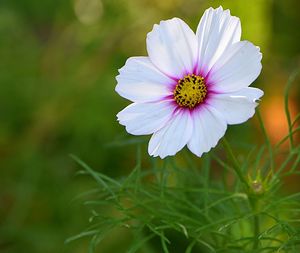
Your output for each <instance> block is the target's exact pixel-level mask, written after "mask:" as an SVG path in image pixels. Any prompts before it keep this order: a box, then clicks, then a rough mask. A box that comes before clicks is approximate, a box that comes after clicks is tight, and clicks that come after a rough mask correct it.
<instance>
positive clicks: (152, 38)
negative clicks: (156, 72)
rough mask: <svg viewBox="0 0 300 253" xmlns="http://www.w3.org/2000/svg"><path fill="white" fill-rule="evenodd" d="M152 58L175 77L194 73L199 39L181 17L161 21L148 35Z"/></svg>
mask: <svg viewBox="0 0 300 253" xmlns="http://www.w3.org/2000/svg"><path fill="white" fill-rule="evenodd" d="M147 51H148V54H149V57H150V60H151V61H152V62H153V63H154V65H155V66H156V67H157V68H159V69H160V70H161V71H162V72H164V73H166V74H167V75H169V76H171V77H173V78H178V79H180V78H182V76H183V75H184V74H186V73H192V72H193V69H194V67H195V63H196V60H197V39H196V35H195V34H194V32H193V31H192V30H191V29H190V28H189V26H188V25H187V24H186V23H185V22H184V21H182V20H181V19H179V18H173V19H169V20H166V21H161V22H160V24H159V25H154V27H153V30H152V31H151V32H150V33H148V36H147Z"/></svg>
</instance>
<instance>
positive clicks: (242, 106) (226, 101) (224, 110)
mask: <svg viewBox="0 0 300 253" xmlns="http://www.w3.org/2000/svg"><path fill="white" fill-rule="evenodd" d="M263 94H264V93H263V91H262V90H260V89H257V88H250V87H247V88H243V89H241V90H239V91H236V92H231V93H227V94H226V93H225V94H214V95H213V96H212V97H211V98H209V100H208V103H209V104H210V105H211V106H213V107H214V108H215V109H216V110H217V111H219V112H220V113H221V114H222V115H223V117H224V118H225V120H226V122H227V124H239V123H242V122H245V121H247V120H248V119H249V118H251V117H252V116H253V115H254V113H255V107H256V106H257V105H258V103H257V102H256V101H257V100H258V99H259V98H260V97H262V96H263Z"/></svg>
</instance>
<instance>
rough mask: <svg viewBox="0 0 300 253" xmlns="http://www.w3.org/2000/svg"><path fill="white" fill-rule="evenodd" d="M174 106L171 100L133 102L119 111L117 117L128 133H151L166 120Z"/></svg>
mask: <svg viewBox="0 0 300 253" xmlns="http://www.w3.org/2000/svg"><path fill="white" fill-rule="evenodd" d="M175 108H176V106H174V104H173V102H172V101H161V102H153V103H133V104H131V105H129V106H127V107H126V108H125V109H123V110H122V111H121V112H119V113H118V114H117V118H118V120H119V122H120V124H121V125H124V126H125V127H126V130H127V132H128V133H131V134H134V135H146V134H152V133H154V132H156V131H158V130H159V129H161V128H162V127H163V126H164V125H165V124H166V123H167V122H168V120H169V119H170V118H171V117H172V113H173V111H174V110H175Z"/></svg>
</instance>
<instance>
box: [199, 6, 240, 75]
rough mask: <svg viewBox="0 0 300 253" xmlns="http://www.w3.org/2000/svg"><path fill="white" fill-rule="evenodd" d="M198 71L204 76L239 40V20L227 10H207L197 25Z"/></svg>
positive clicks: (220, 8)
mask: <svg viewBox="0 0 300 253" xmlns="http://www.w3.org/2000/svg"><path fill="white" fill-rule="evenodd" d="M196 35H197V38H198V47H199V51H198V52H199V56H198V69H199V72H200V73H201V74H202V75H204V76H205V75H206V74H207V73H208V72H209V70H210V69H211V67H212V66H213V65H214V64H215V62H216V61H217V60H218V59H219V57H220V56H221V55H222V54H223V52H224V51H226V49H227V48H228V47H229V46H230V45H232V44H233V43H235V42H238V41H240V38H241V23H240V19H239V18H237V17H234V16H231V15H230V11H229V10H225V11H223V8H222V7H219V8H218V9H212V8H209V9H207V10H206V11H205V12H204V14H203V16H202V18H201V20H200V23H199V25H198V28H197V33H196Z"/></svg>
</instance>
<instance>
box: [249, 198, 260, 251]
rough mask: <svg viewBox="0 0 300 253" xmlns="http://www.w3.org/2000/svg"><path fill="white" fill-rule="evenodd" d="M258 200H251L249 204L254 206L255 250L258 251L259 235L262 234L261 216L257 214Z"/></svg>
mask: <svg viewBox="0 0 300 253" xmlns="http://www.w3.org/2000/svg"><path fill="white" fill-rule="evenodd" d="M258 201H259V200H258V199H257V198H249V202H250V204H251V206H252V209H253V212H254V213H255V214H254V217H253V238H254V242H253V250H257V249H258V247H259V239H258V237H259V233H260V226H259V223H260V222H259V216H258V214H257V211H258Z"/></svg>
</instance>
